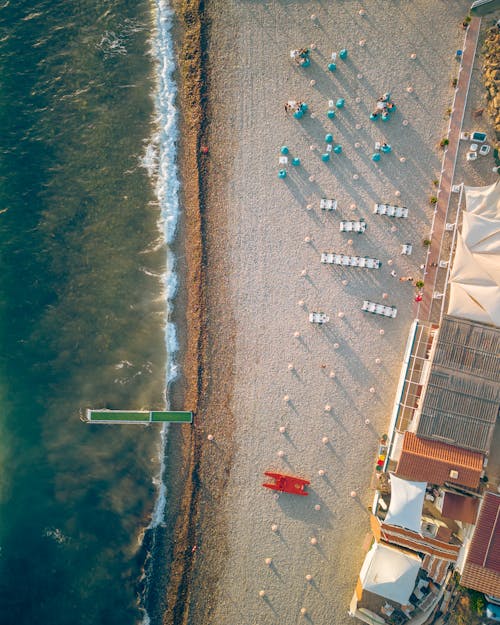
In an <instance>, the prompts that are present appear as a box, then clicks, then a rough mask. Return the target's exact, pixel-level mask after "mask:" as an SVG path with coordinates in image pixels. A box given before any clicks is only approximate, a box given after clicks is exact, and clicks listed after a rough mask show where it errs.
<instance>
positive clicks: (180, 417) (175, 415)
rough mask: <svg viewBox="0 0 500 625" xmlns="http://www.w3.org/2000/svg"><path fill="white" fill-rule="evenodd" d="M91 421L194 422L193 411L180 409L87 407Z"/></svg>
mask: <svg viewBox="0 0 500 625" xmlns="http://www.w3.org/2000/svg"><path fill="white" fill-rule="evenodd" d="M86 420H87V421H88V422H89V423H136V424H139V425H146V424H147V423H192V422H193V413H192V412H185V411H179V410H164V411H159V410H152V411H149V410H92V409H90V408H89V409H87V413H86Z"/></svg>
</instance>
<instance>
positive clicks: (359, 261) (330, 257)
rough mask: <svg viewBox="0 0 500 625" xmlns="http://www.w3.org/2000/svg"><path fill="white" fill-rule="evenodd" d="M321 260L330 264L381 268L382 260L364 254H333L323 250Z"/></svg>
mask: <svg viewBox="0 0 500 625" xmlns="http://www.w3.org/2000/svg"><path fill="white" fill-rule="evenodd" d="M321 262H322V263H325V264H328V265H342V266H344V267H364V268H365V269H379V268H380V265H381V262H380V261H379V260H378V259H377V258H367V257H364V256H347V255H346V254H333V253H328V252H323V253H322V254H321Z"/></svg>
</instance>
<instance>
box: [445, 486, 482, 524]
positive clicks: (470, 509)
mask: <svg viewBox="0 0 500 625" xmlns="http://www.w3.org/2000/svg"><path fill="white" fill-rule="evenodd" d="M478 508H479V499H478V498H477V497H465V496H463V495H458V494H457V493H445V496H444V501H443V509H442V510H441V514H442V516H443V517H444V518H445V519H452V520H453V521H463V522H464V523H469V524H470V525H474V523H475V522H476V518H477V510H478Z"/></svg>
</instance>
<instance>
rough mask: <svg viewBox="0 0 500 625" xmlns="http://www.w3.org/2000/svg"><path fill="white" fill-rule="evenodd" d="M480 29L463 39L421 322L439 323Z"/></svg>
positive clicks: (477, 22)
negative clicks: (447, 237)
mask: <svg viewBox="0 0 500 625" xmlns="http://www.w3.org/2000/svg"><path fill="white" fill-rule="evenodd" d="M480 26H481V18H479V17H473V18H472V21H471V23H470V25H469V28H468V29H467V32H466V35H465V42H464V47H463V54H462V62H461V66H460V71H459V74H458V83H457V89H456V92H455V100H454V103H453V110H452V113H451V117H450V125H449V129H448V141H449V143H448V147H447V149H446V151H445V153H444V156H443V166H442V169H441V179H440V181H439V190H438V195H437V198H438V201H437V204H436V209H435V213H434V221H433V224H432V231H431V245H430V247H429V252H428V255H427V261H426V268H425V277H424V282H425V284H424V290H423V299H422V301H421V302H420V304H419V305H418V306H417V315H416V316H417V317H418V318H419V319H420V320H422V321H432V322H436V321H439V317H440V315H441V307H442V305H443V303H444V296H443V298H440V299H434V293H435V292H438V291H439V289H436V285H437V282H438V278H439V277H440V276H439V273H440V272H446V271H447V270H446V268H439V259H440V256H441V248H442V242H443V235H444V234H445V228H446V222H447V216H448V209H449V206H450V196H451V193H452V186H453V178H454V175H455V165H456V162H457V153H458V148H459V144H460V133H461V131H462V124H463V120H464V112H465V106H466V104H467V96H468V94H469V85H470V79H471V75H472V69H473V67H474V58H475V55H476V48H477V42H478V38H479V30H480Z"/></svg>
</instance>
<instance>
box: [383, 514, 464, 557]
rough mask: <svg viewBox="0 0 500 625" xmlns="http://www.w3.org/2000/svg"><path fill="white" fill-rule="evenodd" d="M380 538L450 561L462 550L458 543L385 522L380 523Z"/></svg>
mask: <svg viewBox="0 0 500 625" xmlns="http://www.w3.org/2000/svg"><path fill="white" fill-rule="evenodd" d="M380 538H381V539H382V540H383V541H385V542H388V543H391V544H393V545H398V546H399V547H404V548H405V549H411V550H412V551H416V552H417V553H424V554H428V555H429V556H433V557H437V558H440V559H443V560H446V561H447V562H448V563H449V562H456V560H457V558H458V552H459V551H460V547H459V546H458V545H451V544H449V543H447V542H444V541H442V540H438V539H436V538H431V537H430V536H423V535H422V534H417V533H416V532H413V531H411V530H407V529H403V528H402V527H396V526H395V525H389V524H388V523H383V522H382V523H381V525H380Z"/></svg>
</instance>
